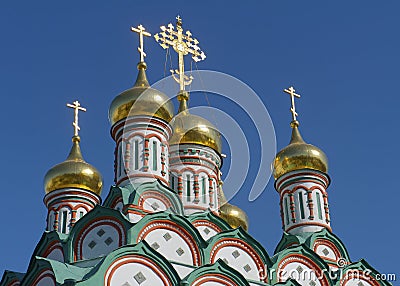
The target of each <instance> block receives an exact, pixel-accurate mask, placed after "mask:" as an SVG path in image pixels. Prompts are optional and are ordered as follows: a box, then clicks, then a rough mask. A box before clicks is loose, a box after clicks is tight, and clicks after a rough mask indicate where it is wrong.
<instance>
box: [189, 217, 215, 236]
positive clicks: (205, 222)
mask: <svg viewBox="0 0 400 286" xmlns="http://www.w3.org/2000/svg"><path fill="white" fill-rule="evenodd" d="M192 224H193V226H194V227H196V228H197V227H199V226H208V227H209V228H211V229H213V230H215V231H216V232H218V233H219V232H222V229H221V228H220V227H219V226H217V225H216V224H215V223H212V222H210V221H209V220H205V219H199V220H196V221H194V222H192Z"/></svg>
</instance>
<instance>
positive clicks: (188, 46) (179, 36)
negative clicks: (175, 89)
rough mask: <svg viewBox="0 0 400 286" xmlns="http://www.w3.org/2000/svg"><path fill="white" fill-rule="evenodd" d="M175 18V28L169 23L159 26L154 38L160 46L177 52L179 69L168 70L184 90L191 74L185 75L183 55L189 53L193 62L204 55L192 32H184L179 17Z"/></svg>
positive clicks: (199, 59)
mask: <svg viewBox="0 0 400 286" xmlns="http://www.w3.org/2000/svg"><path fill="white" fill-rule="evenodd" d="M176 20H177V22H176V30H175V27H174V26H173V25H172V24H171V23H169V24H168V25H167V27H165V26H161V27H160V28H161V31H162V32H160V33H157V34H155V35H154V38H155V39H156V41H157V42H158V43H159V44H160V46H161V47H163V48H164V49H168V48H169V47H173V49H174V51H175V52H176V53H177V54H178V66H179V70H170V71H171V73H172V76H173V78H174V80H175V81H176V82H177V83H179V88H180V90H181V91H184V90H185V86H186V85H189V84H190V83H191V82H192V80H193V77H192V76H186V75H185V64H184V56H186V55H188V54H190V55H191V56H192V59H193V60H194V61H195V62H198V61H202V60H204V59H205V58H206V55H205V54H204V52H203V51H202V50H200V47H199V46H198V44H199V41H198V40H197V39H195V38H192V33H191V32H190V31H186V32H185V33H184V31H183V28H182V19H181V17H180V16H177V17H176ZM174 74H177V75H178V76H179V77H178V78H177V77H175V75H174Z"/></svg>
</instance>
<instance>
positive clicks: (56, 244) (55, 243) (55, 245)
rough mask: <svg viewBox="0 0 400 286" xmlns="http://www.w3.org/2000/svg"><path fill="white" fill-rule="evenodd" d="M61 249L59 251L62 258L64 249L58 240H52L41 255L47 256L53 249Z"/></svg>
mask: <svg viewBox="0 0 400 286" xmlns="http://www.w3.org/2000/svg"><path fill="white" fill-rule="evenodd" d="M56 249H58V250H61V253H62V254H63V259H64V250H63V248H62V246H61V243H60V242H58V241H52V242H51V243H50V244H49V245H48V247H47V248H46V249H45V251H43V253H42V257H48V256H49V254H50V253H52V252H53V251H54V250H56Z"/></svg>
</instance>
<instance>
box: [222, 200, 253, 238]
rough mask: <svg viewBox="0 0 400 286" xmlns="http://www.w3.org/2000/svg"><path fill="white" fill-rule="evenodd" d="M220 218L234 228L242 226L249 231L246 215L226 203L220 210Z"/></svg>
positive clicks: (239, 209)
mask: <svg viewBox="0 0 400 286" xmlns="http://www.w3.org/2000/svg"><path fill="white" fill-rule="evenodd" d="M219 216H220V217H221V218H222V219H223V220H225V221H226V222H227V223H228V224H229V225H230V226H231V227H232V228H238V227H239V226H241V227H242V228H243V229H244V230H246V231H247V230H248V229H249V219H248V217H247V215H246V213H245V212H244V211H243V210H242V209H241V208H239V207H237V206H235V205H231V204H230V203H225V204H224V205H222V206H221V207H220V208H219Z"/></svg>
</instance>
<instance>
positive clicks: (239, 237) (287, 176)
mask: <svg viewBox="0 0 400 286" xmlns="http://www.w3.org/2000/svg"><path fill="white" fill-rule="evenodd" d="M131 30H132V31H133V32H136V33H138V35H139V48H138V51H139V53H140V62H139V64H138V76H137V79H136V82H135V84H134V86H133V87H132V88H129V89H127V90H126V91H124V92H122V93H121V94H119V95H118V96H117V97H115V99H114V100H113V101H112V103H111V106H110V109H109V119H110V123H111V136H112V138H113V139H114V141H115V163H114V171H115V185H114V186H112V187H111V189H110V191H109V193H108V195H107V197H106V199H105V201H104V202H102V201H101V198H100V194H101V191H102V187H103V182H102V176H101V174H100V173H99V171H98V170H97V169H96V168H95V167H93V166H92V165H90V164H89V163H87V162H86V161H85V160H84V159H83V156H82V153H81V150H80V145H79V143H80V137H79V130H80V127H79V124H78V118H79V111H86V109H85V108H84V107H82V106H80V103H79V102H78V101H76V102H74V103H73V104H68V105H67V106H68V107H70V108H72V109H74V122H73V126H74V136H73V137H72V148H71V151H70V153H69V155H68V157H67V159H66V160H65V161H64V162H62V163H60V164H58V165H56V166H54V167H53V168H51V169H50V170H49V171H48V172H47V174H46V176H45V186H44V188H45V197H44V203H45V205H46V207H47V208H48V215H47V227H46V230H45V232H44V233H43V235H42V238H41V239H40V241H39V243H38V244H37V246H36V248H35V250H34V252H33V255H32V258H31V261H30V264H29V267H28V269H27V271H26V273H18V272H13V271H5V273H4V275H3V278H2V280H1V282H0V286H19V285H21V286H55V285H65V286H72V285H77V286H85V285H106V286H134V285H140V286H150V285H151V286H159V285H160V286H161V285H174V286H175V285H193V286H194V285H196V286H200V285H202V286H218V285H232V286H233V285H241V286H242V285H243V286H244V285H246V286H249V285H253V286H255V285H287V286H289V285H303V286H328V285H337V286H339V285H340V286H378V285H380V286H382V285H390V283H388V282H386V281H383V280H379V279H378V278H379V273H378V272H377V271H376V270H375V269H373V268H372V267H371V266H370V265H369V264H368V263H367V262H366V261H364V260H360V261H351V259H350V257H349V254H348V252H347V250H346V248H345V246H344V244H343V243H342V242H341V240H340V239H339V238H338V237H337V236H336V235H335V234H334V233H333V232H332V229H331V227H330V220H331V218H330V215H329V204H328V186H329V183H330V178H329V176H328V160H327V158H326V156H325V154H324V152H323V151H322V150H321V149H319V148H318V147H315V146H313V145H311V144H308V143H306V142H305V141H304V140H303V139H302V137H301V135H300V131H299V122H298V120H297V115H298V114H297V112H296V109H295V98H299V97H300V95H299V94H297V93H296V91H295V89H294V88H293V87H290V88H288V89H285V90H284V91H285V92H286V93H288V94H289V95H290V97H291V103H292V106H291V113H292V122H291V127H292V137H291V141H290V143H289V145H288V146H287V147H285V148H283V149H282V150H281V151H280V152H279V153H278V154H277V155H276V157H275V160H274V164H273V167H274V173H273V174H274V178H275V188H276V190H277V191H278V193H279V195H280V208H281V218H282V227H283V234H282V239H281V241H280V242H279V244H278V245H277V247H276V250H275V252H274V254H268V253H267V252H266V250H265V249H264V248H263V246H262V245H261V244H260V243H258V242H257V241H256V240H255V239H254V238H252V237H251V235H250V234H249V233H248V232H247V230H248V224H249V221H248V218H247V216H246V214H245V213H244V212H243V211H242V210H241V209H240V208H239V207H237V206H234V205H231V204H229V203H228V202H227V201H226V199H225V196H224V192H223V190H222V185H223V182H222V178H221V172H220V168H221V165H222V161H223V156H222V143H221V142H222V141H221V134H220V132H219V131H218V129H217V128H216V127H215V126H214V125H213V124H211V123H210V122H209V121H207V120H206V119H204V118H202V117H199V116H196V115H193V114H191V113H190V112H189V109H188V101H189V92H188V91H186V90H185V87H186V86H187V85H188V84H190V82H191V81H192V80H193V78H192V77H191V76H187V75H185V65H184V63H185V56H187V55H190V56H191V58H192V59H193V60H194V61H196V62H197V61H201V60H204V59H205V57H206V56H205V54H204V52H203V51H201V49H200V47H199V45H198V44H199V41H198V40H197V39H196V38H194V37H193V36H192V33H191V32H190V31H188V30H186V31H185V30H184V29H183V25H182V19H181V18H180V17H177V22H176V26H174V25H172V24H168V25H167V26H166V27H165V26H162V27H161V32H160V33H158V34H156V35H155V36H154V38H155V40H156V41H157V42H159V43H160V45H161V46H162V47H163V48H164V49H169V48H172V49H173V50H174V51H175V52H176V53H177V54H178V69H177V70H171V72H172V74H173V77H174V79H175V80H176V82H177V83H178V84H179V88H180V91H179V92H178V95H177V98H178V101H179V110H178V113H176V114H175V112H174V106H173V104H172V102H171V101H170V99H169V97H168V96H167V95H165V94H163V93H162V92H161V91H159V90H156V89H154V88H151V87H150V84H149V82H148V80H147V77H146V69H147V65H146V63H145V57H146V53H145V51H144V39H145V38H146V37H150V36H151V34H150V33H149V32H148V31H146V29H145V28H144V27H143V26H142V25H139V26H138V27H133V28H131Z"/></svg>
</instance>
